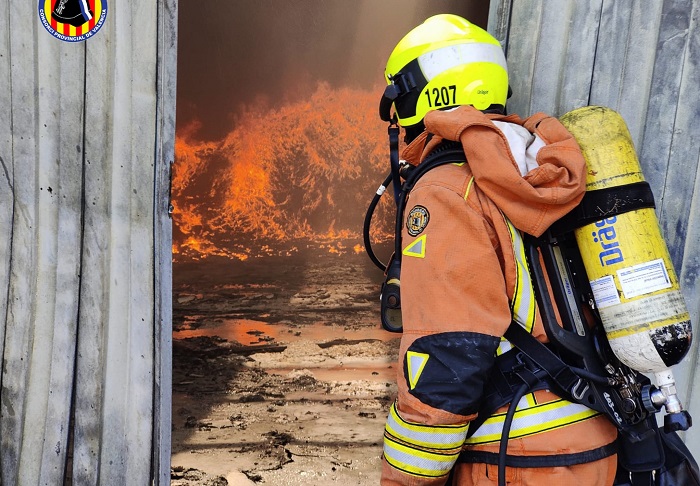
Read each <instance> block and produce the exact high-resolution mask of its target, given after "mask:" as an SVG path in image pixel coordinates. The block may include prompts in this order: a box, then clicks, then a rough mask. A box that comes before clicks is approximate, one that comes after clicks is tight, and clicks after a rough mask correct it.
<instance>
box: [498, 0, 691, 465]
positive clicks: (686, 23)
mask: <svg viewBox="0 0 700 486" xmlns="http://www.w3.org/2000/svg"><path fill="white" fill-rule="evenodd" d="M489 31H490V32H491V33H493V34H494V35H495V36H496V37H497V38H498V39H499V40H501V41H502V42H504V43H505V45H506V49H507V57H508V68H509V72H510V78H511V84H512V87H513V91H514V95H513V97H512V98H511V100H510V101H509V104H508V106H509V110H510V111H511V112H514V113H518V114H520V115H523V116H527V115H530V114H532V113H534V112H537V111H545V112H548V113H552V114H554V115H557V116H559V115H562V114H564V113H566V112H567V111H570V110H572V109H574V108H579V107H581V106H586V105H603V106H608V107H610V108H613V109H615V110H617V111H618V112H620V113H621V114H622V116H623V117H624V119H625V121H626V122H627V125H628V127H629V129H630V133H631V134H632V137H633V139H634V143H635V147H636V148H637V153H638V155H639V159H640V162H641V164H642V168H643V171H644V175H645V177H646V179H647V181H648V182H649V183H650V184H651V187H652V190H653V191H654V195H655V199H656V204H657V214H658V216H659V219H660V222H661V227H662V230H663V233H664V235H665V237H666V241H667V243H668V246H669V250H670V253H671V257H672V259H673V262H674V265H675V269H676V272H677V273H678V276H679V279H680V281H681V286H682V289H683V294H684V296H685V299H686V304H687V305H688V310H689V311H690V314H691V320H692V322H693V325H694V329H695V341H694V344H693V348H692V349H691V352H690V353H689V355H688V356H687V357H686V358H685V360H684V361H683V362H682V363H681V365H679V366H677V367H675V368H674V370H675V374H676V378H677V381H678V385H679V387H678V388H679V394H680V397H681V400H683V401H684V404H685V405H686V407H687V408H688V409H689V411H690V413H691V415H693V416H694V417H695V419H696V425H695V426H694V427H693V428H691V429H690V431H689V432H688V433H687V434H685V441H686V443H687V444H688V445H689V447H690V449H691V450H692V452H693V454H694V455H695V456H696V457H700V386H697V385H695V379H696V376H697V370H698V365H699V364H700V361H699V358H698V343H699V342H700V280H699V278H698V277H700V170H699V159H700V97H699V96H698V79H700V0H663V1H662V0H654V1H637V0H590V1H585V2H581V1H576V0H547V1H542V0H517V1H516V0H492V2H491V12H490V16H489Z"/></svg>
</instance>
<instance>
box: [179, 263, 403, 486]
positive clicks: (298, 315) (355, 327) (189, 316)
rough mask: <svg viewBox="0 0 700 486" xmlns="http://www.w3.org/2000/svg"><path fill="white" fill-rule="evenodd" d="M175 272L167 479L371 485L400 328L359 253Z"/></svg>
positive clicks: (183, 266)
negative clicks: (389, 322)
mask: <svg viewBox="0 0 700 486" xmlns="http://www.w3.org/2000/svg"><path fill="white" fill-rule="evenodd" d="M173 274H174V278H173V294H174V299H173V300H174V302H173V307H174V309H173V310H174V318H173V327H174V329H173V330H174V333H173V338H174V339H173V429H172V447H173V454H172V484H173V485H176V486H185V485H187V486H190V485H210V486H222V485H227V484H228V485H255V484H272V485H294V484H303V485H329V484H344V485H346V484H347V485H373V484H378V483H379V471H380V465H381V461H380V457H381V447H382V433H383V428H384V421H385V419H386V414H387V411H388V407H389V405H390V404H391V402H392V401H393V399H394V397H395V394H396V385H395V373H396V364H395V361H396V356H397V352H398V344H399V342H398V341H399V340H398V338H399V336H398V335H396V334H391V333H388V332H385V331H383V330H381V329H380V326H379V287H380V284H381V279H382V275H381V272H380V271H379V270H378V269H376V268H375V267H373V266H371V263H368V259H367V257H366V255H364V254H360V255H354V254H345V255H342V256H339V255H335V254H331V253H326V252H324V251H322V250H316V251H314V252H310V253H308V254H306V255H305V256H303V257H302V256H299V255H296V256H292V257H285V258H282V257H268V258H263V259H252V260H249V261H246V262H231V261H228V260H216V261H212V260H205V261H204V262H192V263H176V264H174V267H173Z"/></svg>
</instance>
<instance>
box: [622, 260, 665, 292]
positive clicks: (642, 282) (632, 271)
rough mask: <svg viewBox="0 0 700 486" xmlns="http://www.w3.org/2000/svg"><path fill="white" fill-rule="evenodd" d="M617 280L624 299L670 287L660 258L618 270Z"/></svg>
mask: <svg viewBox="0 0 700 486" xmlns="http://www.w3.org/2000/svg"><path fill="white" fill-rule="evenodd" d="M617 278H619V279H620V286H621V287H622V292H623V293H624V294H625V298H626V299H631V298H632V297H637V296H639V295H644V294H650V293H651V292H656V291H657V290H661V289H667V288H669V287H670V286H671V279H670V278H669V277H668V272H667V271H666V265H664V261H663V259H661V258H659V259H658V260H653V261H651V262H646V263H640V264H639V265H633V266H631V267H627V268H623V269H622V270H618V271H617Z"/></svg>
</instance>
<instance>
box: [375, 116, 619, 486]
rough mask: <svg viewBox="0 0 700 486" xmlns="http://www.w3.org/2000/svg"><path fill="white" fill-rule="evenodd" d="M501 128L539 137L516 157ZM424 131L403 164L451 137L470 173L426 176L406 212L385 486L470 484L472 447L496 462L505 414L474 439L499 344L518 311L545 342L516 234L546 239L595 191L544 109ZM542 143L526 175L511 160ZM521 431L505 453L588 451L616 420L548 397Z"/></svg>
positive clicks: (438, 123) (533, 407) (446, 120)
mask: <svg viewBox="0 0 700 486" xmlns="http://www.w3.org/2000/svg"><path fill="white" fill-rule="evenodd" d="M494 122H496V123H494ZM499 122H503V123H508V124H513V125H512V126H514V127H516V128H518V127H524V128H526V129H527V130H528V132H529V133H530V134H532V136H531V138H530V139H529V140H526V141H525V143H524V144H523V145H522V146H518V147H512V146H511V145H512V143H509V141H508V139H507V138H506V135H504V133H503V131H502V130H501V129H499V128H498V127H499V126H501V127H503V126H505V125H502V124H499ZM425 125H426V130H425V132H423V134H421V135H420V136H419V137H418V138H417V139H415V140H414V141H413V142H412V143H411V144H410V145H409V146H408V147H406V149H405V150H404V151H403V153H402V158H403V159H405V160H406V161H408V162H409V163H412V164H414V165H415V164H418V163H420V162H421V161H422V160H423V159H424V158H425V157H426V156H427V155H428V154H429V153H430V152H431V151H432V150H433V149H434V148H435V147H436V146H437V145H439V144H440V143H441V142H442V141H443V139H446V140H452V141H458V142H461V144H462V146H463V148H464V152H465V154H466V158H467V163H464V164H448V165H444V166H440V167H437V168H435V169H433V170H431V171H429V172H428V173H427V174H426V175H424V176H423V177H422V178H421V179H420V181H419V182H418V183H417V184H416V186H415V188H414V189H413V190H412V191H411V193H410V195H409V197H408V200H407V203H406V213H405V224H404V228H403V234H402V249H403V255H402V268H401V304H402V317H403V328H404V329H403V336H402V339H401V347H400V353H399V365H400V366H399V372H398V377H397V381H398V390H399V391H398V397H397V400H396V402H395V403H394V406H393V407H392V409H391V411H390V414H389V417H388V419H387V425H386V429H385V440H384V456H383V457H384V459H383V466H382V484H383V485H398V484H401V485H441V484H444V483H445V481H446V478H447V474H449V472H450V470H451V469H452V467H453V466H454V467H455V472H456V473H457V474H456V477H460V478H461V477H463V476H465V474H466V473H465V474H461V475H460V473H459V468H470V470H471V468H472V465H469V464H462V463H457V465H456V466H455V462H456V460H457V456H458V455H459V453H460V452H461V451H462V450H466V449H470V450H479V451H488V452H498V446H499V444H498V438H499V437H500V433H499V430H500V429H499V427H500V424H502V421H503V414H504V412H505V409H503V410H500V411H498V412H497V413H496V414H494V415H493V416H492V417H491V418H490V419H489V420H487V422H486V423H484V424H483V425H482V426H481V427H480V428H479V430H477V431H476V433H475V434H474V436H473V437H471V438H470V439H469V440H466V439H465V438H466V435H467V431H468V426H469V422H470V421H471V420H473V419H474V418H475V417H476V413H477V411H478V409H479V404H480V400H481V398H482V393H483V387H484V383H485V380H487V378H488V371H489V370H490V368H491V366H492V365H493V363H494V359H495V358H494V357H495V354H496V353H498V352H500V351H499V349H500V348H502V347H503V345H504V342H503V340H502V336H503V334H504V332H505V331H506V329H507V328H508V326H509V324H510V323H511V320H512V319H514V318H515V317H516V316H515V314H517V313H519V314H521V315H520V318H516V320H517V321H518V322H520V323H521V325H523V326H525V327H526V329H528V330H530V331H531V332H532V333H533V335H534V336H535V337H537V338H538V339H540V340H541V341H546V335H545V333H544V329H543V327H542V323H541V320H540V317H539V313H538V312H537V310H536V306H535V304H534V301H533V299H532V295H531V294H532V291H531V290H528V289H526V288H525V287H526V285H529V280H528V276H527V275H526V273H527V270H526V267H525V266H524V265H523V262H522V258H521V257H520V255H519V252H520V251H521V248H520V244H521V233H520V232H526V233H529V234H531V235H534V236H539V235H541V234H542V233H543V232H544V231H546V229H547V228H548V227H549V225H550V224H551V223H553V222H554V221H556V220H557V219H559V218H561V217H562V216H563V215H565V214H566V213H567V212H569V211H570V210H571V209H572V208H573V207H574V206H576V205H577V204H578V202H579V201H580V200H581V198H582V197H583V193H584V191H585V170H586V168H585V160H584V159H583V155H582V153H581V151H580V149H579V147H578V144H577V143H576V141H575V140H574V138H573V137H572V136H571V134H570V133H569V132H568V131H567V130H566V129H565V128H564V127H563V126H562V125H561V124H560V123H559V121H558V120H557V119H556V118H553V117H549V116H546V115H544V114H541V113H540V114H536V115H534V116H532V117H530V118H527V119H524V120H522V119H520V118H519V117H518V116H516V115H510V116H501V115H485V114H483V113H481V112H479V111H478V110H476V109H474V108H472V107H470V106H463V107H460V108H457V109H455V110H451V111H433V112H429V113H428V114H427V116H426V118H425ZM520 131H521V132H522V129H520ZM525 133H526V134H527V132H525ZM533 143H534V144H539V146H541V148H539V150H537V152H536V163H535V167H534V168H532V170H529V172H527V173H526V174H525V175H524V176H523V175H521V169H519V168H518V161H517V160H516V159H518V158H519V157H520V155H519V154H516V153H514V151H516V150H517V151H523V150H527V148H528V145H531V144H533ZM519 287H520V288H519ZM518 307H520V308H518ZM506 344H507V343H506ZM518 414H520V415H518ZM512 430H513V431H512V432H511V440H510V441H509V445H508V454H509V455H521V456H540V455H553V454H574V453H579V452H584V451H591V450H595V449H598V448H601V447H603V446H606V445H608V444H610V443H612V442H613V441H614V440H615V438H616V436H617V431H616V429H615V427H614V426H613V425H612V424H611V423H610V422H609V421H608V419H607V418H605V417H603V416H601V415H597V414H596V413H595V412H593V411H592V410H590V409H587V408H586V407H583V406H582V405H579V404H572V403H570V402H567V401H565V400H563V399H561V398H559V397H557V396H556V395H554V394H553V393H551V392H549V391H547V390H541V391H537V392H534V393H533V394H529V395H526V396H525V397H524V398H523V400H522V401H521V403H520V405H519V411H518V413H516V417H515V419H514V421H513V429H512ZM513 437H515V438H513ZM612 459H613V460H614V456H613V457H612ZM610 460H611V459H610V458H608V464H609V463H610ZM509 469H510V468H509ZM612 471H613V472H612V474H614V467H612ZM471 474H472V473H471V472H470V473H469V475H471ZM492 479H493V478H492ZM546 480H547V479H546V475H545V476H544V477H543V478H542V481H546ZM610 481H611V480H610V468H607V469H606V468H598V472H596V471H592V476H591V477H590V481H589V482H586V480H585V479H583V482H580V481H579V482H577V483H576V484H581V485H584V484H590V485H596V486H599V485H601V484H607V483H608V482H610ZM458 484H460V485H461V484H472V482H468V481H466V480H464V481H462V480H461V479H460V482H459V483H458ZM542 484H545V482H542Z"/></svg>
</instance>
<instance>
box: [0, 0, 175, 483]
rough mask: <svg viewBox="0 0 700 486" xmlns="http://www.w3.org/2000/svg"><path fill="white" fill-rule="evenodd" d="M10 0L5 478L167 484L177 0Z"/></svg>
mask: <svg viewBox="0 0 700 486" xmlns="http://www.w3.org/2000/svg"><path fill="white" fill-rule="evenodd" d="M37 3H38V2H36V1H29V2H28V1H26V0H10V1H9V2H2V3H1V4H0V235H2V236H1V237H0V354H1V355H2V358H3V359H2V373H1V374H0V380H1V385H2V388H1V392H0V393H1V394H2V396H1V398H0V437H1V439H0V441H1V442H0V446H1V448H0V479H1V482H2V484H4V485H15V484H18V485H24V484H27V485H36V484H47V485H58V484H63V482H64V481H65V479H66V478H69V479H70V478H72V480H73V481H74V484H81V485H83V484H86V485H87V484H103V485H116V484H124V485H125V484H134V485H137V484H139V485H141V484H151V483H152V482H154V483H155V484H169V482H170V470H169V469H170V427H171V423H170V422H171V421H170V406H171V405H170V403H171V400H170V393H171V384H170V376H171V371H170V369H171V365H170V361H171V356H170V336H171V319H170V316H171V310H170V309H171V267H170V261H171V257H170V250H171V230H170V220H169V216H168V193H169V169H170V162H171V161H172V159H173V151H174V148H173V143H174V132H175V129H174V117H175V108H174V104H175V80H176V77H175V72H176V26H177V23H176V12H177V6H176V5H177V3H176V0H158V1H156V2H124V1H111V2H109V10H108V13H107V18H106V23H105V25H104V26H103V27H102V29H101V30H100V31H99V32H98V33H97V34H96V35H95V36H94V37H92V38H90V39H88V40H87V41H85V42H79V43H68V42H62V41H60V40H58V39H55V38H54V37H52V36H51V35H50V34H49V33H48V32H46V31H45V30H44V28H43V27H42V25H41V22H40V19H39V15H38V9H37Z"/></svg>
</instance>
